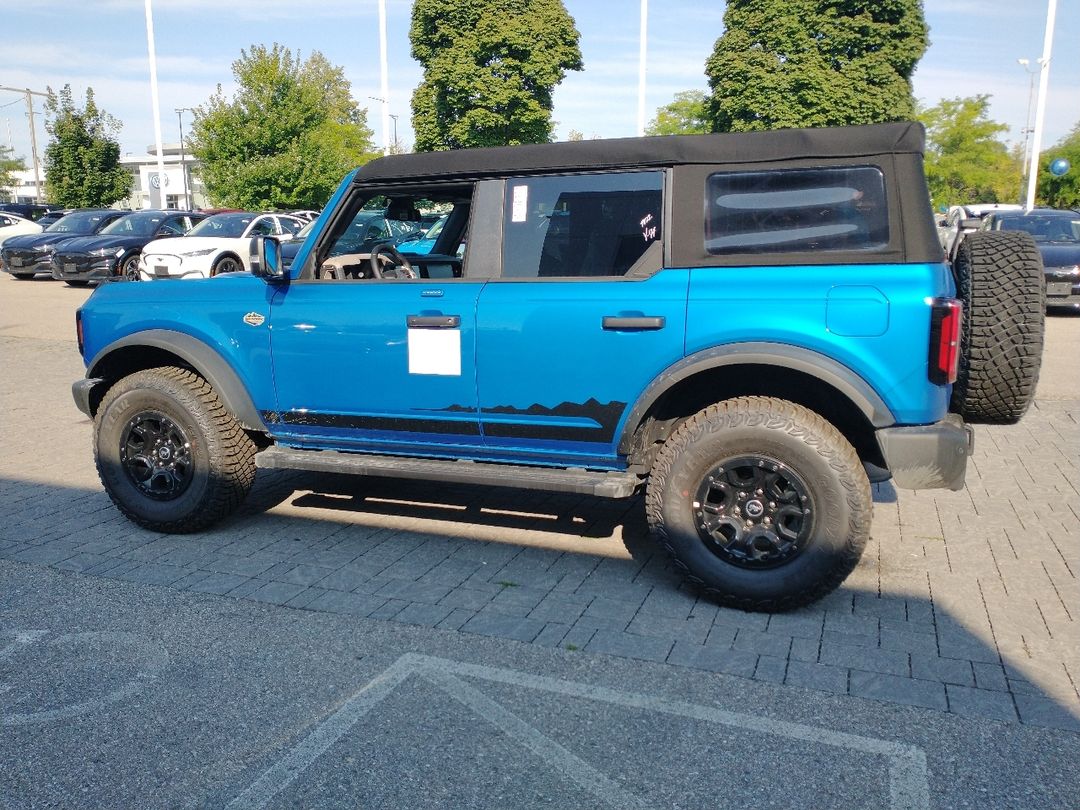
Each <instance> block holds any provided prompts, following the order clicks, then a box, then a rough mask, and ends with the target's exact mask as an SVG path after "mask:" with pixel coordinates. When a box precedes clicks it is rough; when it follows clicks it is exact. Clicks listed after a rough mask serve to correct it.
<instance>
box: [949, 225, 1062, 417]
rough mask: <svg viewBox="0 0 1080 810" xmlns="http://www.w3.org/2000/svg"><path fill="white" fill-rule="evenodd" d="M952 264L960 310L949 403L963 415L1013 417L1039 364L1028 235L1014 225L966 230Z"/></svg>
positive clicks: (1039, 331) (1038, 271)
mask: <svg viewBox="0 0 1080 810" xmlns="http://www.w3.org/2000/svg"><path fill="white" fill-rule="evenodd" d="M953 267H954V270H955V273H956V283H957V290H958V292H957V295H958V296H959V298H960V299H961V300H962V301H963V303H964V317H963V327H962V332H961V336H960V369H959V375H958V377H957V380H956V384H955V385H954V386H953V394H952V410H954V411H955V412H957V413H959V414H960V415H961V416H963V417H964V419H965V420H967V421H968V422H983V423H987V424H1013V423H1015V422H1018V421H1019V420H1020V417H1021V416H1023V415H1024V413H1025V412H1026V411H1027V409H1028V406H1030V405H1031V401H1032V399H1034V397H1035V388H1036V386H1037V385H1038V382H1039V367H1040V365H1041V364H1042V350H1043V329H1044V326H1045V323H1044V321H1045V318H1046V282H1045V277H1044V274H1043V264H1042V258H1041V257H1040V255H1039V250H1038V248H1037V247H1036V246H1035V240H1034V239H1032V238H1031V235H1030V234H1027V233H1023V232H1021V231H977V232H975V233H969V234H967V235H966V236H965V237H964V239H963V241H961V242H960V245H959V247H958V248H957V252H956V258H955V260H954V262H953Z"/></svg>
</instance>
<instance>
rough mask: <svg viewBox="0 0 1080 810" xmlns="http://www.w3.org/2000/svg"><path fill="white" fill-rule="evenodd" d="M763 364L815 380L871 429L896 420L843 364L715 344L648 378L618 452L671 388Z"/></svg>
mask: <svg viewBox="0 0 1080 810" xmlns="http://www.w3.org/2000/svg"><path fill="white" fill-rule="evenodd" d="M738 365H765V366H779V367H783V368H786V369H793V370H795V371H800V372H802V373H804V374H808V375H810V376H811V377H816V378H817V379H819V380H821V381H822V382H824V383H826V384H827V385H830V386H832V387H833V388H835V389H836V390H837V391H839V392H840V393H841V394H842V395H844V396H846V397H847V398H848V399H849V400H851V402H852V403H853V404H854V405H855V407H856V408H858V409H859V410H860V411H861V412H862V414H863V415H864V416H865V417H866V418H867V421H869V422H870V424H871V425H873V426H874V427H875V428H878V427H888V426H889V425H892V424H895V422H896V419H895V417H894V416H893V414H892V411H890V410H889V407H888V406H887V405H886V404H885V402H884V400H882V398H881V397H880V396H879V395H878V393H877V391H875V390H874V389H873V388H872V387H870V385H869V384H868V383H867V382H866V381H865V380H864V379H863V378H862V377H860V376H859V375H858V374H856V373H855V372H854V371H852V370H851V369H850V368H848V367H847V366H845V365H843V364H841V363H839V362H837V361H836V360H833V359H832V358H830V357H827V356H825V355H823V354H820V353H818V352H815V351H813V350H811V349H804V348H802V347H800V346H788V345H786V344H782V343H765V342H752V343H735V344H730V345H726V346H715V347H713V348H711V349H706V350H704V351H701V352H696V353H695V354H691V355H688V356H687V357H684V358H683V359H682V360H680V361H679V362H677V363H675V364H674V365H672V366H669V367H668V368H667V369H665V370H664V371H662V372H661V373H660V374H659V375H658V376H657V377H655V378H654V379H653V381H652V382H651V383H649V385H648V386H646V388H645V390H644V391H643V392H642V393H641V396H639V397H638V399H637V401H636V402H635V403H634V406H633V408H631V409H630V413H629V415H628V416H627V418H626V421H625V422H624V424H623V432H622V435H621V436H620V438H619V453H620V454H623V455H626V454H628V453H629V452H630V446H631V443H632V442H633V438H634V431H635V430H636V429H637V426H638V425H639V424H640V423H641V420H642V419H643V418H644V417H645V414H646V413H648V411H649V409H650V408H651V407H652V406H653V405H654V404H655V403H656V401H657V400H658V399H660V397H661V396H663V395H664V393H666V392H667V391H668V390H669V389H671V388H672V386H674V385H677V384H678V383H680V382H682V381H683V380H685V379H687V378H689V377H692V376H693V375H695V374H698V373H700V372H702V371H709V370H711V369H715V368H720V367H722V366H738Z"/></svg>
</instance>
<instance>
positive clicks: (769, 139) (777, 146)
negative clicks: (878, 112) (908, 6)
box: [356, 121, 925, 183]
mask: <svg viewBox="0 0 1080 810" xmlns="http://www.w3.org/2000/svg"><path fill="white" fill-rule="evenodd" d="M924 141H925V133H924V130H923V126H922V124H919V123H917V122H909V121H905V122H901V123H895V124H872V125H869V126H858V127H820V128H817V129H780V130H773V131H769V132H729V133H717V134H713V135H665V136H660V137H649V138H613V139H606V140H592V141H567V142H561V143H543V144H527V145H522V146H498V147H489V148H483V149H457V150H453V151H443V152H419V153H417V154H411V155H390V156H387V157H382V158H378V159H376V160H373V161H371V162H370V163H368V164H366V165H364V166H362V167H361V168H360V171H359V172H357V175H356V181H357V182H359V183H368V182H380V181H381V182H386V181H395V180H409V179H420V178H441V179H454V178H462V179H465V178H477V177H492V176H502V175H506V174H510V173H513V174H533V173H542V172H548V171H553V170H563V171H565V170H574V169H585V170H588V169H608V168H647V167H661V166H678V165H684V164H693V163H705V164H709V163H724V164H732V163H767V162H772V161H783V160H805V159H807V158H844V157H864V156H868V155H883V154H920V155H921V154H922V152H923V144H924Z"/></svg>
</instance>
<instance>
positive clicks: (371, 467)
mask: <svg viewBox="0 0 1080 810" xmlns="http://www.w3.org/2000/svg"><path fill="white" fill-rule="evenodd" d="M255 465H256V466H257V467H260V468H262V469H264V470H308V471H311V472H329V473H344V474H346V475H373V476H382V477H386V478H420V479H423V480H427V481H450V482H453V483H457V484H484V485H486V486H492V487H511V488H514V489H541V490H547V491H548V492H575V493H578V494H581V495H595V496H597V497H599V498H629V497H630V496H631V495H633V494H634V490H636V489H637V487H638V484H640V483H641V478H640V477H639V476H637V475H634V474H632V473H628V472H590V471H588V470H583V469H562V468H559V467H522V466H518V465H514V464H489V463H483V462H479V461H446V460H443V459H427V458H405V457H401V456H377V455H369V454H366V453H340V452H337V451H335V450H295V449H293V448H291V447H281V446H274V447H269V448H267V449H266V450H263V451H262V452H261V453H259V454H257V455H256V456H255Z"/></svg>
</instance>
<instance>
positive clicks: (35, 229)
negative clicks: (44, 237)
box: [0, 211, 44, 247]
mask: <svg viewBox="0 0 1080 810" xmlns="http://www.w3.org/2000/svg"><path fill="white" fill-rule="evenodd" d="M43 230H44V228H43V227H42V226H41V225H39V224H38V223H36V222H34V221H33V220H29V219H26V218H24V217H20V216H19V215H18V214H11V213H8V212H6V211H5V212H0V247H3V245H4V242H5V241H7V240H8V239H9V238H10V237H12V236H22V235H23V234H27V233H41V232H42V231H43Z"/></svg>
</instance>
